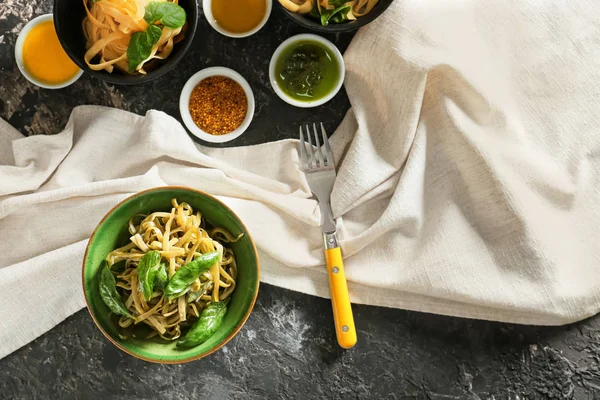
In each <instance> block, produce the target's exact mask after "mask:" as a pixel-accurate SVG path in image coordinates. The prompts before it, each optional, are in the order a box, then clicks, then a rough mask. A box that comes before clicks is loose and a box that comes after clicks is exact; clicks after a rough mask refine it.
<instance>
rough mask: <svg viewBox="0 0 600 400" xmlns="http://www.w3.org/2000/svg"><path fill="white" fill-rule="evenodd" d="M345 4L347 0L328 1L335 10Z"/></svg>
mask: <svg viewBox="0 0 600 400" xmlns="http://www.w3.org/2000/svg"><path fill="white" fill-rule="evenodd" d="M347 2H348V0H329V4H330V5H332V6H334V7H336V8H337V7H341V6H345V5H346V3H347Z"/></svg>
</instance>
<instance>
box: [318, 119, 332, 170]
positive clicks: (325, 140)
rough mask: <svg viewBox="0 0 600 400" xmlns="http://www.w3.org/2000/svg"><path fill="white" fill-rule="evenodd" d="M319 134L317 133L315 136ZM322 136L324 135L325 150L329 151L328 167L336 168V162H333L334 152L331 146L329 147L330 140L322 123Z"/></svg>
mask: <svg viewBox="0 0 600 400" xmlns="http://www.w3.org/2000/svg"><path fill="white" fill-rule="evenodd" d="M316 133H317V132H316V131H315V134H316ZM321 134H322V135H323V144H324V145H325V150H326V151H327V166H328V167H335V161H334V160H333V152H332V151H331V146H329V139H327V133H325V127H324V126H323V123H322V122H321Z"/></svg>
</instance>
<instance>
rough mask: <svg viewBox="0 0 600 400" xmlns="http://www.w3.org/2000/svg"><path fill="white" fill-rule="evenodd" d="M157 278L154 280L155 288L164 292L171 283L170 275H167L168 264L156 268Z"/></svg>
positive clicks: (161, 264)
mask: <svg viewBox="0 0 600 400" xmlns="http://www.w3.org/2000/svg"><path fill="white" fill-rule="evenodd" d="M154 268H155V269H156V278H155V280H154V288H155V289H161V290H163V289H164V288H165V286H167V283H169V274H168V273H167V264H165V263H164V262H162V263H160V264H158V265H157V266H156V267H154Z"/></svg>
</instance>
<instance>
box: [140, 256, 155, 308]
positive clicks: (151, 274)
mask: <svg viewBox="0 0 600 400" xmlns="http://www.w3.org/2000/svg"><path fill="white" fill-rule="evenodd" d="M159 263H160V253H159V252H158V251H156V250H152V251H149V252H147V253H146V254H144V256H143V257H142V259H141V260H140V263H139V264H138V267H137V269H138V280H139V282H140V285H139V286H140V289H141V291H142V294H143V295H144V299H146V301H149V300H150V299H151V298H152V293H153V292H154V280H155V278H156V273H157V272H158V270H157V269H156V266H157V265H159Z"/></svg>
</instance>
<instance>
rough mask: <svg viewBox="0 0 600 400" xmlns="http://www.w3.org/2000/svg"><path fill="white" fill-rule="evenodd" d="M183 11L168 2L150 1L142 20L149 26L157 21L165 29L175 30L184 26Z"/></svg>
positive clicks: (184, 16)
mask: <svg viewBox="0 0 600 400" xmlns="http://www.w3.org/2000/svg"><path fill="white" fill-rule="evenodd" d="M185 19H186V14H185V10H184V9H183V8H182V7H181V6H179V5H177V4H175V3H171V2H169V1H152V2H150V3H148V5H147V6H146V11H145V13H144V20H146V22H147V23H148V24H149V25H152V24H154V23H156V22H158V21H160V23H161V24H163V25H164V26H166V27H169V28H172V29H177V28H181V27H182V26H183V25H184V24H185Z"/></svg>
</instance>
